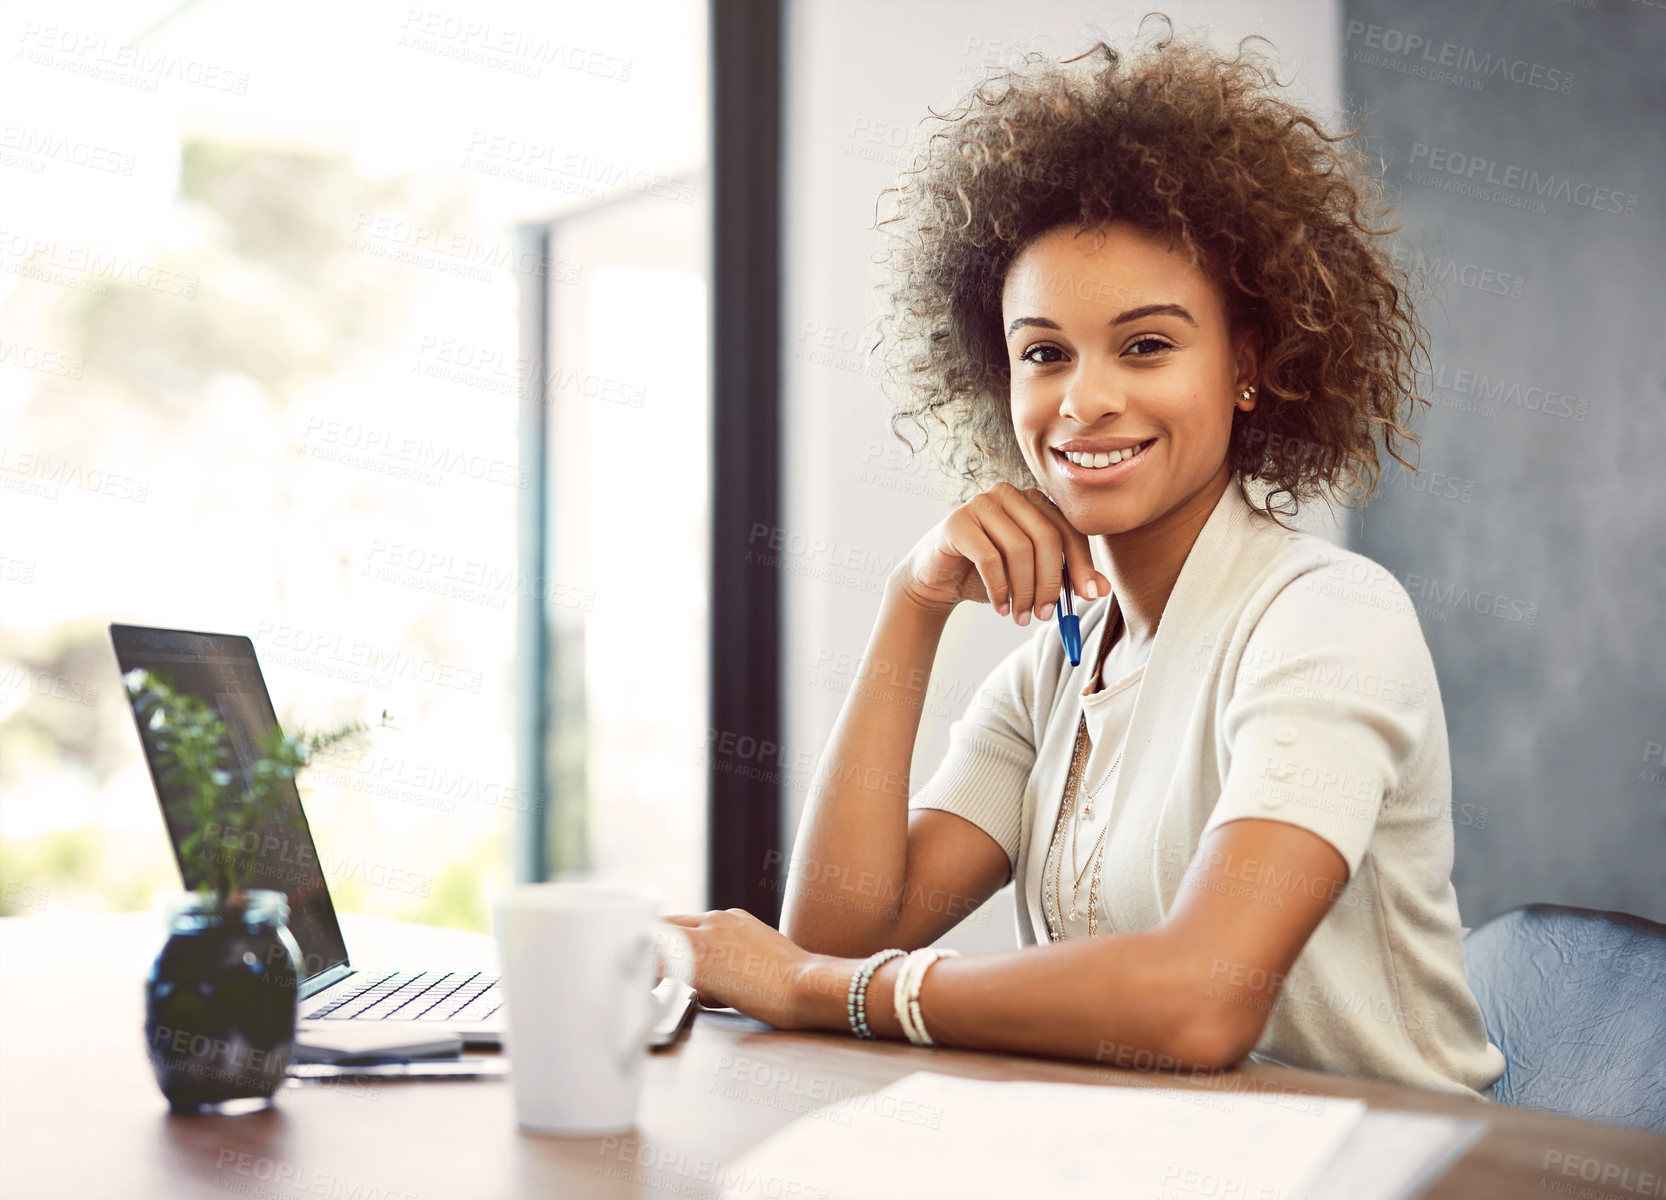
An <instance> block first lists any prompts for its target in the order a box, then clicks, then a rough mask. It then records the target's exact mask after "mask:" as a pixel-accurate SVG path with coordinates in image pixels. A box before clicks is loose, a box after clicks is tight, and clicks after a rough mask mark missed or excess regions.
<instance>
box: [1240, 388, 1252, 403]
mask: <svg viewBox="0 0 1666 1200" xmlns="http://www.w3.org/2000/svg"><path fill="white" fill-rule="evenodd" d="M1238 394H1239V395H1240V396H1242V397H1243V398H1244V399H1245V400H1248V399H1249V398H1250V397H1251V396H1253V395H1255V388H1254V387H1247V388H1245V389H1244V390H1243V391H1241V392H1239V393H1238Z"/></svg>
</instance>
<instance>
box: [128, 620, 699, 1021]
mask: <svg viewBox="0 0 1666 1200" xmlns="http://www.w3.org/2000/svg"><path fill="white" fill-rule="evenodd" d="M110 639H111V641H112V642H113V643H114V644H115V650H116V661H117V662H118V663H119V664H120V666H121V672H122V674H123V675H126V674H127V673H128V672H129V671H133V670H136V669H141V668H143V669H146V670H150V671H153V672H155V673H156V674H157V675H159V676H161V677H163V678H165V679H166V680H167V681H168V682H169V683H170V684H171V685H172V686H173V687H174V688H175V689H176V690H178V691H180V692H183V693H188V694H190V695H193V696H196V697H198V698H199V699H202V700H204V701H206V702H207V703H209V704H211V705H213V706H214V708H215V709H216V711H218V712H219V714H220V716H221V718H222V719H223V720H224V721H225V723H226V727H227V731H228V732H229V733H230V735H231V739H232V741H233V743H234V745H235V746H236V747H237V752H238V758H239V766H241V767H243V768H244V769H247V767H248V766H249V763H250V762H251V761H252V759H253V755H254V749H255V747H257V746H258V745H259V744H260V742H261V741H263V740H265V739H267V738H269V737H270V736H271V734H272V732H273V731H274V730H275V729H277V728H278V721H277V715H276V713H275V711H274V710H273V708H272V699H271V696H270V695H269V694H268V693H267V690H266V680H265V679H264V677H263V676H262V675H261V673H260V664H259V663H258V662H257V661H256V659H255V650H254V643H253V642H251V641H250V640H249V639H248V638H247V637H243V636H239V635H233V634H221V633H198V632H193V631H190V630H183V629H152V628H146V627H144V626H138V625H119V624H113V625H111V626H110ZM130 699H131V698H130ZM138 719H139V718H138V711H137V709H135V710H134V720H135V722H137V721H138ZM139 741H140V744H141V746H142V747H143V749H144V753H145V762H146V764H147V765H148V766H149V768H150V777H151V783H152V786H153V787H154V788H155V791H156V797H157V801H158V803H159V804H161V807H162V818H163V821H164V822H165V823H166V824H167V827H168V838H169V840H170V841H171V842H172V843H173V848H174V858H175V860H176V861H177V862H178V863H179V868H180V875H181V877H182V878H183V880H184V883H185V886H186V887H187V888H195V887H196V886H197V883H198V880H197V879H196V878H194V877H193V870H192V868H191V867H190V866H189V865H188V863H187V861H186V859H185V857H184V856H183V855H182V854H181V853H180V847H181V845H182V844H183V843H184V841H185V839H186V838H188V837H190V836H191V835H192V834H193V833H195V832H197V831H196V830H195V829H194V828H191V827H189V826H188V825H187V823H186V821H185V819H184V817H183V815H182V812H183V806H182V805H177V804H169V803H167V802H166V801H165V794H166V791H165V785H164V783H163V780H162V777H161V773H160V772H159V771H158V769H157V762H156V758H155V756H154V748H153V746H152V745H151V743H150V741H149V739H147V738H146V737H145V736H144V729H143V728H140V730H139ZM282 805H283V807H284V809H285V810H286V811H285V812H284V813H283V814H282V818H281V819H280V821H278V822H274V823H273V825H274V827H273V828H272V829H270V830H260V829H245V830H239V831H238V835H239V836H240V837H241V838H243V839H244V840H246V839H247V838H248V837H250V836H251V835H253V836H256V837H257V838H258V839H259V847H260V848H259V850H258V851H257V853H256V865H255V869H254V871H253V874H252V876H251V878H250V880H249V883H248V886H249V887H251V888H270V889H272V890H274V891H279V892H283V893H284V894H285V895H286V896H288V898H289V929H290V932H291V933H293V934H294V935H295V940H296V942H298V943H299V945H300V947H301V957H302V960H303V963H304V966H303V971H302V982H301V987H300V1015H299V1025H298V1027H297V1033H298V1035H304V1034H305V1033H307V1032H309V1031H315V1032H320V1033H322V1032H325V1031H328V1030H330V1029H332V1028H340V1027H341V1023H342V1022H350V1021H375V1022H378V1023H379V1024H382V1025H383V1026H385V1027H387V1028H388V1029H389V1031H390V1032H392V1031H393V1030H394V1029H395V1028H397V1027H398V1026H402V1025H403V1026H406V1027H408V1028H409V1029H410V1030H411V1031H412V1032H413V1033H415V1032H417V1031H419V1030H420V1031H422V1032H424V1033H432V1034H434V1035H442V1034H455V1035H457V1036H459V1037H461V1038H462V1040H463V1042H464V1043H466V1044H469V1045H499V1044H501V1043H502V1040H503V1030H504V1014H503V1011H502V1006H503V988H502V987H501V985H500V978H499V976H498V974H497V973H495V972H491V971H480V970H475V969H472V968H468V969H456V968H447V967H444V966H429V965H419V966H360V965H358V964H355V963H354V962H353V961H352V960H351V958H350V957H349V955H348V952H347V943H346V940H345V939H344V938H343V937H342V934H341V926H340V923H339V922H338V921H337V920H336V912H335V906H334V904H333V903H332V902H331V900H330V888H329V885H328V883H326V882H325V879H324V870H323V864H322V863H321V861H320V860H319V856H318V852H317V849H316V847H315V845H314V843H313V839H312V830H311V827H310V826H309V825H308V823H307V817H306V811H305V810H304V809H303V808H302V805H301V795H300V792H299V791H297V790H296V788H295V784H294V782H293V781H291V782H289V784H288V785H287V788H286V790H285V794H284V795H283V797H282ZM268 834H270V835H271V836H267V835H268ZM672 993H676V994H679V995H680V1002H678V1003H672V1004H671V1005H670V1006H669V1008H668V1009H667V1010H666V1013H665V1015H664V1016H663V1017H662V1018H661V1019H660V1021H659V1023H658V1024H657V1025H656V1026H655V1027H654V1031H653V1033H652V1034H651V1035H650V1037H649V1042H648V1044H649V1045H650V1046H663V1045H667V1044H669V1043H670V1042H672V1041H673V1040H675V1038H676V1036H677V1033H678V1032H679V1030H680V1029H681V1027H682V1025H683V1024H684V1022H685V1021H686V1019H687V1017H688V1015H689V1014H690V1012H691V1011H692V1009H693V997H694V993H693V991H692V989H690V988H688V986H687V985H686V984H683V983H680V982H678V981H677V980H674V979H669V978H667V979H664V980H661V981H660V983H659V984H658V986H656V987H655V988H654V994H655V995H656V996H658V997H661V998H663V997H664V996H665V995H667V994H672Z"/></svg>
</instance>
